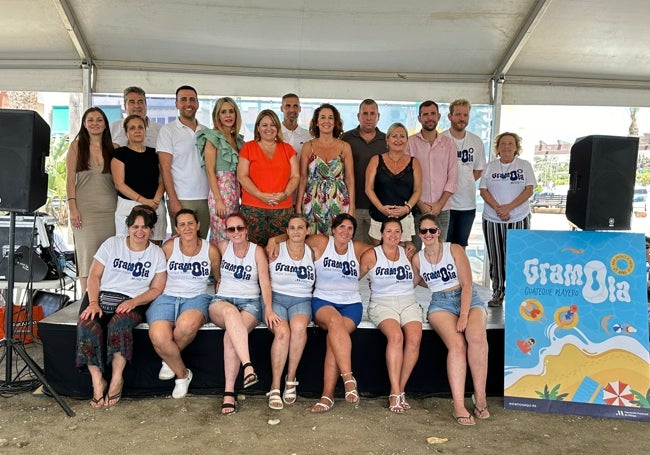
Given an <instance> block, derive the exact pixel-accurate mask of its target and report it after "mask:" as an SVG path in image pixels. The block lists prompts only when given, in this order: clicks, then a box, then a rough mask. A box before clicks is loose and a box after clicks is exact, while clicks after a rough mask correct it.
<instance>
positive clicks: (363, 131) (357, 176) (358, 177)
mask: <svg viewBox="0 0 650 455" xmlns="http://www.w3.org/2000/svg"><path fill="white" fill-rule="evenodd" d="M357 120H359V125H358V126H357V127H356V128H354V129H352V130H349V131H346V132H345V133H343V137H341V139H343V140H344V141H345V142H347V143H348V144H350V148H351V149H352V159H353V160H354V198H355V201H354V203H355V209H354V217H355V218H356V219H357V229H356V230H355V232H354V240H360V241H362V242H366V243H374V241H373V240H371V238H370V236H369V235H368V231H369V230H370V199H368V196H367V195H366V168H367V167H368V162H369V161H370V158H372V157H373V155H380V154H382V153H384V152H385V151H386V150H387V148H386V134H385V133H383V132H381V131H379V128H377V122H379V107H378V106H377V103H376V102H375V100H372V99H369V98H367V99H365V100H363V101H361V104H359V113H358V114H357Z"/></svg>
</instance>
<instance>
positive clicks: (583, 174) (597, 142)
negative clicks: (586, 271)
mask: <svg viewBox="0 0 650 455" xmlns="http://www.w3.org/2000/svg"><path fill="white" fill-rule="evenodd" d="M638 153H639V138H636V137H619V136H587V137H583V138H580V139H577V140H576V142H575V144H573V146H572V147H571V161H570V163H569V191H568V193H567V201H566V217H567V218H568V219H569V221H571V222H572V223H573V224H575V225H576V226H577V227H579V228H580V229H582V230H585V231H591V230H629V229H630V220H631V216H632V199H633V197H634V181H635V176H636V161H637V155H638Z"/></svg>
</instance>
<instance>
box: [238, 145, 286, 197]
mask: <svg viewBox="0 0 650 455" xmlns="http://www.w3.org/2000/svg"><path fill="white" fill-rule="evenodd" d="M295 155H296V151H295V150H294V149H293V147H291V145H289V144H287V143H286V142H278V143H277V144H276V146H275V153H274V154H273V159H269V157H268V156H266V155H265V154H264V151H263V150H262V148H261V147H260V145H259V144H258V143H257V141H249V142H246V143H245V144H244V146H243V147H242V149H241V150H240V151H239V156H240V157H241V158H244V159H246V160H248V162H249V168H248V175H249V177H250V178H251V180H252V181H253V183H254V184H255V186H256V187H257V188H258V189H259V190H260V191H262V192H264V193H280V192H282V191H284V190H285V188H286V187H287V183H289V178H290V177H291V164H290V163H289V160H290V159H291V157H292V156H295ZM241 202H242V205H249V206H252V207H259V208H263V209H288V208H290V207H291V206H292V205H293V199H292V197H291V195H289V196H288V197H287V198H286V199H284V200H283V201H281V202H280V203H279V204H278V205H274V206H270V205H268V204H266V203H265V202H262V201H261V200H260V199H258V198H256V197H255V196H253V195H252V194H250V193H249V192H248V191H246V190H245V189H244V188H242V195H241Z"/></svg>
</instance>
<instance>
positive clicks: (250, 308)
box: [210, 294, 264, 321]
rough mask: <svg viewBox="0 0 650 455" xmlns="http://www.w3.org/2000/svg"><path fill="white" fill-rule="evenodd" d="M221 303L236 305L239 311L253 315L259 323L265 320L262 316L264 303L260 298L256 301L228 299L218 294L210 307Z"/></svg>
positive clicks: (236, 298)
mask: <svg viewBox="0 0 650 455" xmlns="http://www.w3.org/2000/svg"><path fill="white" fill-rule="evenodd" d="M219 301H223V302H228V303H230V304H232V305H235V306H236V307H237V309H238V310H239V311H245V312H247V313H250V314H252V315H253V317H254V318H255V319H257V320H258V321H263V320H264V315H263V314H262V302H261V301H260V298H259V297H256V298H254V299H244V298H240V297H226V296H223V295H218V294H217V295H215V296H214V297H213V298H212V302H210V305H212V304H214V303H215V302H219Z"/></svg>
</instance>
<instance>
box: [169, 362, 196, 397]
mask: <svg viewBox="0 0 650 455" xmlns="http://www.w3.org/2000/svg"><path fill="white" fill-rule="evenodd" d="M190 382H192V371H191V370H190V369H189V368H188V369H187V377H186V378H185V379H176V385H175V386H174V390H173V391H172V398H184V397H185V395H187V390H188V389H189V388H190Z"/></svg>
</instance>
